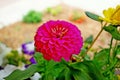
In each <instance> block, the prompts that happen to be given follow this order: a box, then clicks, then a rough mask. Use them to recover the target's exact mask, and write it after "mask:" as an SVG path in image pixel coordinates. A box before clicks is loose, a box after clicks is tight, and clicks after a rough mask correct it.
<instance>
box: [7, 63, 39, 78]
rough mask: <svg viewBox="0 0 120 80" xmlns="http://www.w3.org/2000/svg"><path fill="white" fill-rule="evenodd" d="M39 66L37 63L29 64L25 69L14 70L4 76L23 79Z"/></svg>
mask: <svg viewBox="0 0 120 80" xmlns="http://www.w3.org/2000/svg"><path fill="white" fill-rule="evenodd" d="M38 69H39V67H38V66H37V65H30V66H29V67H28V68H27V69H26V70H23V71H22V70H18V69H17V70H15V71H14V72H13V73H12V74H10V75H9V76H7V77H5V80H25V79H27V78H29V77H31V76H32V75H33V74H34V73H35V72H37V71H38Z"/></svg>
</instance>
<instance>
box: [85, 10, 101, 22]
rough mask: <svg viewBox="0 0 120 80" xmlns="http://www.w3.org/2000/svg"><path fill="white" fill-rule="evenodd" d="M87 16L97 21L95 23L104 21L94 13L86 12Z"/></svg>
mask: <svg viewBox="0 0 120 80" xmlns="http://www.w3.org/2000/svg"><path fill="white" fill-rule="evenodd" d="M85 14H86V15H87V16H88V17H89V18H91V19H93V20H95V21H99V22H102V20H101V19H99V17H100V16H98V15H96V14H94V13H91V12H88V11H86V12H85Z"/></svg>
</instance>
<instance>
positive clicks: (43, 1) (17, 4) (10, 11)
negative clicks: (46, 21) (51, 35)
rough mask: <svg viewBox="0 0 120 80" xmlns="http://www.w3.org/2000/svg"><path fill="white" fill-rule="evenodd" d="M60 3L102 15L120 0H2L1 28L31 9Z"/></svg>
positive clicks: (41, 8) (0, 8)
mask: <svg viewBox="0 0 120 80" xmlns="http://www.w3.org/2000/svg"><path fill="white" fill-rule="evenodd" d="M60 3H64V4H67V5H70V6H74V7H77V8H81V9H83V10H87V11H91V12H94V13H97V14H100V15H102V10H103V9H106V8H108V7H113V6H115V5H117V4H119V3H120V0H51V1H50V0H0V28H1V27H3V25H8V24H10V23H14V22H16V21H18V20H21V18H22V16H23V15H24V14H25V13H26V12H28V11H29V10H31V9H34V10H43V9H45V8H46V7H49V6H55V5H57V4H60Z"/></svg>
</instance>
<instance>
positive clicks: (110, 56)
mask: <svg viewBox="0 0 120 80" xmlns="http://www.w3.org/2000/svg"><path fill="white" fill-rule="evenodd" d="M112 42H113V37H112V38H111V41H110V48H109V56H108V60H109V63H111V59H112V56H113V54H112V52H111V51H112Z"/></svg>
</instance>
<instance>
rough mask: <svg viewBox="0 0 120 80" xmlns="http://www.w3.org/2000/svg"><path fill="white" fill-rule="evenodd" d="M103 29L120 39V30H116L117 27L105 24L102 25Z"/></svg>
mask: <svg viewBox="0 0 120 80" xmlns="http://www.w3.org/2000/svg"><path fill="white" fill-rule="evenodd" d="M104 30H105V31H107V32H109V33H110V34H111V35H112V37H113V38H114V39H116V40H120V32H119V31H118V30H117V28H116V27H115V26H114V25H109V26H106V27H104Z"/></svg>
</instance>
